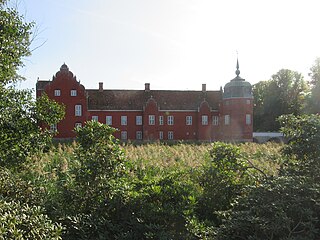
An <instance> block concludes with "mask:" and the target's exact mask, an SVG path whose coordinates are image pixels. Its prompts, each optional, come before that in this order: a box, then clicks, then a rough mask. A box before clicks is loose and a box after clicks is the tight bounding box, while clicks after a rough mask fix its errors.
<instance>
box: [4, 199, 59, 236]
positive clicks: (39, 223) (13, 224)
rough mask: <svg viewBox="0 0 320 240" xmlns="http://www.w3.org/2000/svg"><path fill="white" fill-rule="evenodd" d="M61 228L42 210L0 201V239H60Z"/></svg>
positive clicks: (18, 203) (17, 203)
mask: <svg viewBox="0 0 320 240" xmlns="http://www.w3.org/2000/svg"><path fill="white" fill-rule="evenodd" d="M61 232H62V227H61V225H59V224H54V223H53V222H52V221H51V220H50V219H49V218H48V216H46V215H44V214H43V209H41V208H40V207H37V206H29V205H28V204H22V203H20V202H14V201H10V202H8V201H5V200H3V199H0V238H1V239H21V240H24V239H53V240H58V239H61V237H60V235H61Z"/></svg>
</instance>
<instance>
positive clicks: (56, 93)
mask: <svg viewBox="0 0 320 240" xmlns="http://www.w3.org/2000/svg"><path fill="white" fill-rule="evenodd" d="M54 96H56V97H59V96H61V91H60V89H56V90H54Z"/></svg>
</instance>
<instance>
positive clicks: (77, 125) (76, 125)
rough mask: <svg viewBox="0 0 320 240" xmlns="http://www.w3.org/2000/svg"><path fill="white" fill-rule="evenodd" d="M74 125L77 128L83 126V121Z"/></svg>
mask: <svg viewBox="0 0 320 240" xmlns="http://www.w3.org/2000/svg"><path fill="white" fill-rule="evenodd" d="M74 127H75V128H78V127H82V123H81V122H76V123H75V124H74Z"/></svg>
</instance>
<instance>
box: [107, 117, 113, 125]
mask: <svg viewBox="0 0 320 240" xmlns="http://www.w3.org/2000/svg"><path fill="white" fill-rule="evenodd" d="M106 124H107V125H109V126H111V125H112V116H106Z"/></svg>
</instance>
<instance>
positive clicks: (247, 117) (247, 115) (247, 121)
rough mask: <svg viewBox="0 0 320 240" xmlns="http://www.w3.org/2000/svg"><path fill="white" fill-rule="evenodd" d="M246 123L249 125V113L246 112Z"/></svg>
mask: <svg viewBox="0 0 320 240" xmlns="http://www.w3.org/2000/svg"><path fill="white" fill-rule="evenodd" d="M246 124H247V125H251V114H246Z"/></svg>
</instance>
